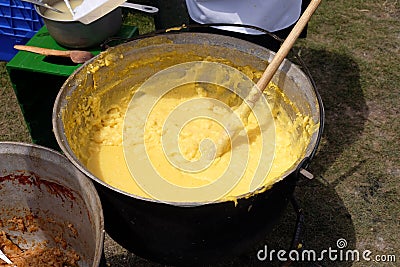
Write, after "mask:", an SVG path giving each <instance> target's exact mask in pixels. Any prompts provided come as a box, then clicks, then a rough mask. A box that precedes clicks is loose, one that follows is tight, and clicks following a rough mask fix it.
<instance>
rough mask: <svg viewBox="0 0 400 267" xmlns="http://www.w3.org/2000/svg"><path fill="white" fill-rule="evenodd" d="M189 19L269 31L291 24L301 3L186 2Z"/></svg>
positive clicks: (238, 29)
mask: <svg viewBox="0 0 400 267" xmlns="http://www.w3.org/2000/svg"><path fill="white" fill-rule="evenodd" d="M186 5H187V8H188V12H189V15H190V17H191V18H192V19H193V20H194V21H196V22H197V23H200V24H205V23H235V24H249V25H253V26H257V27H260V28H262V29H265V30H267V31H269V32H275V31H278V30H281V29H284V28H287V27H288V26H290V25H292V24H293V23H295V22H296V21H297V19H298V18H299V17H300V13H301V0H186ZM218 28H219V29H223V30H228V31H235V32H241V33H247V34H262V32H260V31H257V30H254V29H249V28H243V27H218Z"/></svg>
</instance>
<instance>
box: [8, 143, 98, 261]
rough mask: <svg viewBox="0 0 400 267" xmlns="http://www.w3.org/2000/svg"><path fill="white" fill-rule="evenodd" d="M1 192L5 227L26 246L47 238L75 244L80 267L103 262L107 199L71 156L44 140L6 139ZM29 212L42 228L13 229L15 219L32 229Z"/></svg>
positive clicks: (58, 243) (57, 244)
mask: <svg viewBox="0 0 400 267" xmlns="http://www.w3.org/2000/svg"><path fill="white" fill-rule="evenodd" d="M0 196H1V197H0V220H1V221H2V223H1V225H0V230H3V231H5V232H6V233H7V234H9V235H10V236H11V239H12V241H13V242H14V243H15V244H16V245H17V246H19V247H20V248H21V249H29V248H31V247H32V246H35V244H36V245H38V244H40V242H43V241H46V242H48V244H47V246H50V247H56V248H60V249H66V250H70V249H73V250H74V251H75V252H76V253H77V254H78V255H79V256H80V260H79V262H78V264H79V266H92V267H97V266H99V264H100V260H101V257H102V252H103V240H104V222H103V212H102V206H101V202H100V199H99V196H98V194H97V192H96V190H95V187H94V186H93V184H92V182H91V181H90V179H88V178H87V177H86V176H85V175H84V174H82V173H81V172H80V171H79V170H78V169H77V168H76V167H75V166H74V165H73V164H71V162H70V161H69V160H68V159H67V158H66V157H64V156H63V155H61V154H60V153H58V152H56V151H53V150H50V149H48V148H45V147H41V146H38V145H33V144H24V143H14V142H0ZM27 216H33V218H34V221H35V223H33V224H32V225H33V226H34V227H36V229H35V228H33V229H34V230H25V231H18V230H16V229H14V230H11V229H12V228H11V227H10V226H11V225H10V221H9V220H12V219H13V218H20V219H22V220H23V221H24V224H25V226H26V227H27V228H28V225H29V224H28V223H27V221H25V220H28V219H26V218H28V217H27ZM31 218H32V217H31ZM29 222H32V220H29ZM64 242H65V243H64ZM63 243H64V244H65V245H66V246H64V245H63Z"/></svg>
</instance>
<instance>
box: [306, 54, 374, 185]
mask: <svg viewBox="0 0 400 267" xmlns="http://www.w3.org/2000/svg"><path fill="white" fill-rule="evenodd" d="M301 56H302V58H303V60H304V62H305V64H306V66H307V67H308V68H309V70H310V72H311V75H312V77H313V79H314V80H315V82H316V84H317V88H318V91H319V93H320V95H321V98H322V101H323V103H324V107H325V128H324V132H323V135H322V142H321V144H320V147H319V150H318V152H317V154H316V157H315V158H314V159H313V161H312V163H311V166H310V167H311V170H312V171H313V173H314V175H316V176H322V175H323V174H324V173H325V172H326V171H327V170H328V169H329V167H330V166H332V165H333V163H334V162H335V161H336V159H337V158H339V157H340V155H341V154H342V153H343V151H344V150H345V149H347V150H348V148H349V146H351V145H352V144H353V143H354V142H356V141H357V140H358V139H359V137H360V136H361V134H362V132H363V130H364V125H365V122H366V120H367V117H368V114H369V110H368V107H367V105H366V102H365V99H364V94H363V91H362V88H361V84H360V70H359V67H358V64H357V63H356V62H355V61H354V60H353V59H352V58H351V56H347V55H345V54H338V53H332V52H329V51H326V50H317V49H302V51H301ZM350 165H351V163H350V162H349V166H350ZM358 167H360V166H358ZM351 168H353V169H354V166H353V165H351ZM351 168H350V169H351ZM356 169H357V168H356ZM356 169H354V170H356ZM350 175H351V173H347V176H341V177H340V179H337V180H336V181H331V182H332V185H333V186H336V185H337V184H338V183H339V182H341V179H342V180H343V179H346V177H348V176H350Z"/></svg>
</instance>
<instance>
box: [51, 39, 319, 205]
mask: <svg viewBox="0 0 400 267" xmlns="http://www.w3.org/2000/svg"><path fill="white" fill-rule="evenodd" d="M177 34H180V35H183V36H185V35H187V36H189V35H194V34H195V35H200V36H202V35H203V36H217V37H220V38H226V39H228V40H229V39H231V41H232V39H234V40H235V42H239V43H242V42H243V43H250V42H247V41H244V40H241V39H237V38H234V37H229V36H223V35H217V34H210V33H193V32H190V33H189V32H179V33H165V34H161V35H160V36H166V37H167V38H168V37H170V36H174V35H177ZM160 36H150V37H146V38H153V37H155V38H157V37H160ZM138 39H141V38H140V36H139V38H138ZM132 42H135V40H133V41H131V42H129V43H124V44H121V45H118V46H123V45H129V44H130V43H132ZM250 44H251V45H252V46H256V47H258V48H260V49H262V50H264V51H269V52H270V53H272V54H275V53H274V52H273V51H270V50H268V49H267V48H264V47H261V46H258V45H256V44H253V43H250ZM252 52H254V51H252ZM253 55H254V56H257V55H256V54H253ZM99 56H101V55H98V56H95V57H94V58H92V59H90V60H89V61H87V62H86V63H84V64H83V65H82V66H80V67H79V68H78V69H76V70H75V71H74V73H72V74H71V75H70V76H69V77H68V79H67V80H66V81H65V83H64V84H63V86H62V88H61V90H60V91H59V93H58V95H57V97H56V100H55V103H54V107H53V116H52V123H53V132H54V134H55V137H56V140H57V142H58V144H59V146H60V147H61V149H62V151H63V152H64V153H65V156H66V157H67V158H68V159H69V160H70V161H71V162H72V163H73V164H74V165H75V166H76V167H77V168H78V169H79V170H81V171H82V172H83V173H84V174H85V175H87V176H88V177H90V178H91V179H92V180H94V181H95V182H97V183H99V184H101V185H102V186H105V187H107V188H109V189H111V190H113V191H116V192H118V193H120V194H123V195H125V196H128V197H132V198H135V199H139V200H143V201H147V202H154V203H159V204H167V205H172V206H177V207H196V206H203V205H212V204H217V203H225V202H229V201H231V200H226V199H219V200H216V201H208V202H173V201H160V200H155V199H150V198H145V197H141V196H137V195H134V194H130V193H127V192H125V191H122V190H120V189H118V188H115V187H113V186H111V185H109V184H107V183H105V182H104V181H102V180H101V179H99V178H97V177H96V176H94V175H93V174H92V173H91V172H90V171H89V170H88V169H87V168H86V167H85V166H84V165H83V164H82V163H80V161H79V160H78V159H77V158H76V156H75V155H74V152H73V151H72V150H71V148H70V146H69V145H68V140H67V138H66V136H65V134H64V126H63V124H62V119H61V116H60V112H61V107H60V105H59V104H60V103H61V101H62V99H63V98H64V97H65V90H64V88H66V85H67V84H68V83H69V82H70V81H71V80H73V78H74V75H75V74H76V73H78V72H79V71H80V70H81V69H83V68H84V67H85V66H86V65H87V64H90V63H92V62H94V61H96V60H97V59H98V58H99ZM269 60H270V59H269ZM285 61H286V62H288V60H287V59H284V62H285ZM292 67H293V68H295V69H296V70H297V71H299V73H302V74H303V75H304V76H305V77H306V78H307V79H309V80H310V83H311V85H312V88H313V92H314V94H315V96H316V99H317V102H318V105H319V110H318V111H319V124H320V125H319V128H318V131H317V132H318V133H317V138H316V139H315V140H314V146H313V149H312V151H308V152H307V153H306V155H305V156H304V158H302V159H299V163H298V165H297V166H293V168H291V169H289V170H287V171H286V172H285V173H284V174H283V175H282V176H281V177H280V179H279V180H278V181H276V182H275V183H274V184H273V185H272V186H271V187H268V188H267V187H266V186H265V185H264V186H262V187H260V188H258V189H256V190H255V191H253V192H248V193H245V194H242V195H239V196H236V197H235V198H236V201H240V200H241V199H248V198H250V197H253V196H255V195H258V194H259V193H263V192H268V191H269V190H271V188H273V187H274V185H275V184H276V183H279V182H280V181H282V180H283V179H285V178H286V177H287V176H289V175H290V174H292V173H295V174H296V175H299V174H298V170H299V169H300V168H303V167H306V166H304V165H307V164H308V163H309V161H310V160H311V159H312V157H313V156H314V154H315V152H316V150H317V148H318V145H319V143H320V138H321V135H322V131H323V125H324V108H323V104H322V100H321V97H320V95H319V93H318V90H317V88H316V86H315V83H314V81H313V80H312V77H311V76H310V74H309V73H304V72H303V71H302V70H301V69H300V68H299V67H298V66H297V65H295V64H293V65H292Z"/></svg>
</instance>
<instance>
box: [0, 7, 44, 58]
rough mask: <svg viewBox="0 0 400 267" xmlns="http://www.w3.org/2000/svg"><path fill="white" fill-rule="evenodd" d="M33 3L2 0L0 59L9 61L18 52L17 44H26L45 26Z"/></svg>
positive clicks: (0, 9) (0, 8) (0, 10)
mask: <svg viewBox="0 0 400 267" xmlns="http://www.w3.org/2000/svg"><path fill="white" fill-rule="evenodd" d="M43 24H44V23H43V20H42V18H41V17H40V16H39V14H38V13H37V12H36V10H35V8H34V6H33V5H32V4H31V3H27V2H23V1H19V0H8V1H7V0H0V44H1V45H0V60H2V61H9V60H10V59H12V58H13V57H14V55H15V54H16V53H17V52H18V51H17V50H15V49H14V45H15V44H25V43H26V42H27V41H29V39H31V38H32V37H33V35H35V33H36V32H37V31H38V30H39V29H40V28H41V27H42V26H43Z"/></svg>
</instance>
